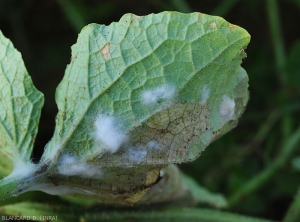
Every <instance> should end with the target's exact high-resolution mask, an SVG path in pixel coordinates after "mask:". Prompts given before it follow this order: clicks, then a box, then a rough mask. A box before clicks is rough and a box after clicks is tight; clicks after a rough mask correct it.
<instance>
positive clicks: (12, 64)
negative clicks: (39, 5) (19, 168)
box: [0, 32, 44, 162]
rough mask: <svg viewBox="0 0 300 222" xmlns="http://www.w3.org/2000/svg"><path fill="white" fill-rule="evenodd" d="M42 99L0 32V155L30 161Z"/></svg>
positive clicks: (12, 48) (15, 159) (16, 54)
mask: <svg viewBox="0 0 300 222" xmlns="http://www.w3.org/2000/svg"><path fill="white" fill-rule="evenodd" d="M43 103H44V97H43V94H42V93H41V92H39V91H38V90H37V89H36V88H35V87H34V85H33V84H32V80H31V78H30V76H29V75H28V73H27V70H26V68H25V66H24V63H23V60H22V57H21V54H20V53H19V52H18V51H17V50H16V49H15V48H14V47H13V45H12V43H11V42H10V41H9V40H8V39H7V38H5V37H4V36H3V34H2V32H0V134H1V139H0V153H1V155H4V156H6V157H8V158H9V159H10V160H12V161H17V160H23V161H25V162H26V161H29V160H30V156H31V152H32V149H33V143H34V140H35V136H36V134H37V131H38V123H39V118H40V113H41V108H42V106H43Z"/></svg>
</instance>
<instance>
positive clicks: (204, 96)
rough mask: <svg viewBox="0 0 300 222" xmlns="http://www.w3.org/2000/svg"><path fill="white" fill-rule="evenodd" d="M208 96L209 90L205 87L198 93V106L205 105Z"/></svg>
mask: <svg viewBox="0 0 300 222" xmlns="http://www.w3.org/2000/svg"><path fill="white" fill-rule="evenodd" d="M209 96H210V88H208V86H207V85H205V86H203V88H202V89H201V91H200V97H201V101H200V104H201V105H205V104H206V102H207V99H208V98H209Z"/></svg>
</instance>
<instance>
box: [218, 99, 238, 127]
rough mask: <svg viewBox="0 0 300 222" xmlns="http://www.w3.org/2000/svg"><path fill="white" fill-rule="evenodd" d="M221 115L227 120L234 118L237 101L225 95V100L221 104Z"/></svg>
mask: <svg viewBox="0 0 300 222" xmlns="http://www.w3.org/2000/svg"><path fill="white" fill-rule="evenodd" d="M219 110H220V114H221V117H222V118H223V120H224V121H225V122H227V121H229V120H231V119H232V117H233V115H234V111H235V102H234V100H233V99H231V98H229V97H228V96H226V95H225V96H223V100H222V102H221V103H220V106H219Z"/></svg>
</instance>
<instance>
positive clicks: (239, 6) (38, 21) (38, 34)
mask: <svg viewBox="0 0 300 222" xmlns="http://www.w3.org/2000/svg"><path fill="white" fill-rule="evenodd" d="M165 10H176V11H181V12H192V11H198V12H203V13H206V14H213V15H219V16H222V17H224V18H225V19H226V20H228V21H229V22H231V23H233V24H236V25H239V26H241V27H243V28H245V29H246V30H247V31H248V32H249V33H250V34H251V36H252V39H251V43H250V45H249V47H248V49H247V54H248V58H247V59H246V60H245V61H244V63H243V67H244V68H245V69H246V70H247V72H248V75H249V79H250V101H249V104H248V107H247V109H246V112H245V114H244V115H243V117H242V118H241V120H240V123H239V125H238V127H237V128H236V129H234V130H233V131H232V132H230V133H229V134H227V135H226V136H224V137H222V138H221V139H219V140H218V141H216V142H214V143H213V144H212V145H211V146H210V147H209V148H208V149H207V150H206V151H205V152H204V153H203V154H202V156H201V157H200V158H199V159H198V160H197V161H195V162H193V163H189V164H183V165H181V168H182V170H184V172H185V173H186V174H189V175H191V176H193V177H194V178H195V179H196V180H197V181H198V182H199V184H201V185H202V186H205V187H207V188H208V189H209V190H211V191H214V192H219V193H223V194H224V195H225V196H226V197H227V198H228V200H229V204H230V208H229V210H230V211H233V212H238V213H242V214H246V215H253V216H258V217H264V218H268V219H273V220H281V219H282V218H283V217H284V215H285V213H286V211H287V209H288V207H289V205H290V204H291V203H292V201H293V199H294V196H295V194H296V193H297V190H298V188H299V185H300V177H299V170H300V149H299V146H300V143H299V138H300V130H299V129H300V128H299V122H300V115H299V109H300V100H299V98H300V87H299V85H300V66H299V62H298V61H299V57H300V35H299V34H300V23H299V22H298V21H299V19H300V13H299V12H300V1H299V0H281V1H280V0H278V1H276V0H251V1H242V0H202V1H191V0H165V1H159V0H147V1H146V0H145V1H138V0H127V1H122V0H102V1H97V0H89V1H84V0H73V1H71V0H56V1H38V0H24V1H17V0H1V1H0V29H1V30H2V32H3V33H4V35H5V36H6V37H7V38H9V39H11V41H12V42H13V43H14V45H15V47H16V48H17V49H18V50H19V51H20V52H21V53H22V55H23V59H24V62H25V64H26V67H27V69H28V72H29V73H30V75H31V76H32V79H33V82H34V84H35V85H36V87H37V88H38V89H39V90H41V91H42V92H43V93H44V94H45V106H44V108H43V111H42V118H41V122H40V129H39V133H38V136H37V141H36V147H35V149H34V156H33V158H34V160H36V161H37V160H38V159H39V157H40V155H41V153H42V151H43V149H44V145H45V144H46V143H47V142H48V141H49V140H50V138H51V136H52V135H53V129H54V122H55V121H54V118H55V115H56V113H57V108H56V104H55V102H54V92H55V88H56V86H57V85H58V83H59V82H60V81H61V79H62V77H63V74H64V70H65V68H66V64H68V63H69V62H70V51H71V50H70V46H71V45H73V44H74V43H75V42H76V39H77V35H78V33H79V31H80V30H81V28H82V27H83V26H84V25H86V24H88V23H99V24H106V25H108V24H110V23H111V22H112V21H118V20H119V19H120V17H121V16H122V15H123V14H125V13H128V12H131V13H134V14H137V15H146V14H150V13H158V12H161V11H165Z"/></svg>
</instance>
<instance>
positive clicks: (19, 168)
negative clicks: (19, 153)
mask: <svg viewBox="0 0 300 222" xmlns="http://www.w3.org/2000/svg"><path fill="white" fill-rule="evenodd" d="M13 166H14V169H13V171H12V173H11V174H10V175H9V176H7V177H6V178H10V177H19V178H20V177H21V178H25V177H29V176H31V175H32V174H33V173H34V172H35V170H37V166H38V165H36V164H33V163H31V162H30V161H29V162H24V160H22V159H20V158H17V159H16V160H14V163H13Z"/></svg>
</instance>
